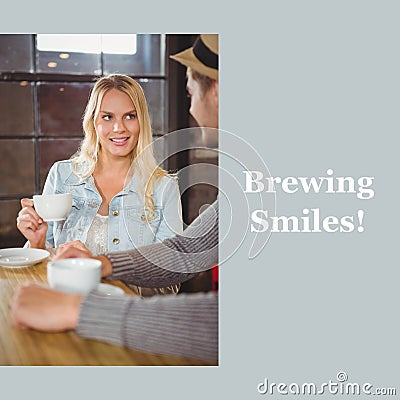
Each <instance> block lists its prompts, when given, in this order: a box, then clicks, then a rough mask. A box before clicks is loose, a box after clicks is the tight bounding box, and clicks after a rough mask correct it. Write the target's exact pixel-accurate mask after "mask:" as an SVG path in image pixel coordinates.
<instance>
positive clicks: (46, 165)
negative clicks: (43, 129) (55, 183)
mask: <svg viewBox="0 0 400 400" xmlns="http://www.w3.org/2000/svg"><path fill="white" fill-rule="evenodd" d="M80 143H81V139H40V140H39V155H40V161H39V163H40V191H42V190H43V186H44V182H45V180H46V177H47V174H48V172H49V169H50V167H51V166H52V165H53V164H54V163H55V162H56V161H60V160H67V159H69V158H70V157H71V156H72V155H73V154H74V153H75V152H76V151H77V150H78V147H79V144H80Z"/></svg>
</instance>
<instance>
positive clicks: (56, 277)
mask: <svg viewBox="0 0 400 400" xmlns="http://www.w3.org/2000/svg"><path fill="white" fill-rule="evenodd" d="M100 280H101V261H99V260H94V259H91V258H64V259H63V260H57V261H51V262H48V263H47V281H48V283H49V285H50V287H51V288H53V289H55V290H58V291H60V292H66V293H74V294H87V293H89V292H90V291H92V290H93V289H96V288H97V287H98V286H99V283H100Z"/></svg>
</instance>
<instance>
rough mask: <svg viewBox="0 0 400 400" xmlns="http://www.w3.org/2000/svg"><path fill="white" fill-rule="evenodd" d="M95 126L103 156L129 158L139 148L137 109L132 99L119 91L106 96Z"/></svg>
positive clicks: (115, 90) (110, 92) (109, 92)
mask: <svg viewBox="0 0 400 400" xmlns="http://www.w3.org/2000/svg"><path fill="white" fill-rule="evenodd" d="M94 125H95V128H96V132H97V136H98V140H99V143H100V148H101V152H102V153H103V155H109V156H114V157H127V156H130V154H131V153H132V151H133V150H134V149H135V147H136V146H137V143H138V139H139V133H140V126H139V120H138V118H137V113H136V109H135V106H134V105H133V103H132V100H131V99H130V97H129V96H128V95H127V94H126V93H124V92H122V91H120V90H118V89H111V90H109V91H108V92H107V93H106V94H105V95H104V97H103V100H102V102H101V105H100V110H99V113H98V115H97V117H96V118H95V121H94Z"/></svg>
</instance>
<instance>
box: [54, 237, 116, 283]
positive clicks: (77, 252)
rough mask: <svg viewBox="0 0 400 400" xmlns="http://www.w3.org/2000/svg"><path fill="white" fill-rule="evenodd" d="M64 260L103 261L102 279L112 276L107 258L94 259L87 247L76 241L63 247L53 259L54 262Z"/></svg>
mask: <svg viewBox="0 0 400 400" xmlns="http://www.w3.org/2000/svg"><path fill="white" fill-rule="evenodd" d="M63 258H94V259H96V260H100V261H101V277H102V278H105V277H106V276H110V275H111V274H112V265H111V262H110V260H109V259H108V258H107V257H106V256H98V257H93V255H92V253H91V252H90V251H89V250H88V249H87V248H86V247H85V245H84V244H83V243H82V242H80V241H79V240H76V241H74V242H69V243H66V244H64V245H61V246H60V247H59V248H58V250H57V253H56V256H55V257H54V258H53V261H56V260H62V259H63Z"/></svg>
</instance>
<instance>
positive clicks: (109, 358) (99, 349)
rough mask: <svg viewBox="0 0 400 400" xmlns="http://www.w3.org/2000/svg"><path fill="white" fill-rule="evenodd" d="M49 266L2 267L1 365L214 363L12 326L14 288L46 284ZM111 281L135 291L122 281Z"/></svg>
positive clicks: (128, 291)
mask: <svg viewBox="0 0 400 400" xmlns="http://www.w3.org/2000/svg"><path fill="white" fill-rule="evenodd" d="M46 265H47V262H45V261H44V262H42V263H39V264H37V265H35V266H31V267H27V268H14V269H8V268H3V267H0V365H215V364H209V363H206V362H203V361H199V360H193V359H188V358H182V357H171V356H165V355H159V354H151V353H143V352H140V351H134V350H131V349H127V348H124V347H120V346H115V345H111V344H107V343H103V342H99V341H96V340H89V339H84V338H81V337H79V336H78V335H77V334H76V333H75V332H65V333H43V332H37V331H33V330H19V329H17V328H14V327H12V326H11V322H10V305H11V301H12V297H13V295H14V291H15V288H16V287H17V286H18V285H19V284H21V283H23V282H26V281H36V282H46V283H47V278H46V276H47V272H46ZM107 283H110V282H109V281H108V282H107ZM112 284H114V285H117V286H119V287H122V288H123V289H124V290H125V292H126V293H132V292H131V291H130V289H129V288H128V287H127V286H125V285H124V284H123V283H122V282H118V281H116V282H112Z"/></svg>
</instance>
